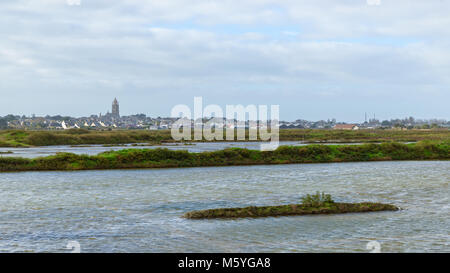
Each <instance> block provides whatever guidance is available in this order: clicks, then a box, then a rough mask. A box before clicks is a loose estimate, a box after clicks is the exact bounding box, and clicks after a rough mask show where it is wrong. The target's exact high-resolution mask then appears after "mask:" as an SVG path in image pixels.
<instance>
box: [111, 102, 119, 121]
mask: <svg viewBox="0 0 450 273" xmlns="http://www.w3.org/2000/svg"><path fill="white" fill-rule="evenodd" d="M111 114H112V116H113V117H114V118H120V113H119V102H118V101H117V98H114V101H113V103H112V112H111Z"/></svg>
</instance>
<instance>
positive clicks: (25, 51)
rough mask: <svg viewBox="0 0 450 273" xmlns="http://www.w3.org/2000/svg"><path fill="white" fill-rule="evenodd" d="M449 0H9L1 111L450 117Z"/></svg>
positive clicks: (1, 40) (1, 41)
mask: <svg viewBox="0 0 450 273" xmlns="http://www.w3.org/2000/svg"><path fill="white" fill-rule="evenodd" d="M449 14H450V1H449V0H427V1H423V0H420V1H419V0H409V1H407V0H340V1H335V0H317V1H310V0H239V1H235V0H219V1H212V0H164V1H161V0H1V1H0V96H1V99H0V115H2V116H4V115H6V114H19V115H23V114H24V115H27V116H29V115H31V114H36V115H38V116H43V115H47V114H48V115H57V114H60V115H70V116H75V117H80V116H89V115H91V114H99V113H100V112H101V113H105V112H106V111H107V110H110V109H111V103H112V101H113V99H114V97H117V99H118V100H119V103H120V107H121V114H122V115H129V114H137V113H144V114H147V115H148V116H152V117H157V116H169V115H170V112H171V109H172V107H174V106H175V105H177V104H186V105H188V106H190V107H193V102H194V97H195V96H201V97H203V103H204V105H205V106H206V105H208V104H218V105H220V106H222V107H223V108H224V109H225V105H227V104H230V105H237V104H242V105H249V104H255V105H280V118H281V119H282V120H295V119H299V118H301V119H307V120H319V119H331V118H336V119H337V120H338V121H348V122H361V121H364V113H365V112H367V114H368V116H369V117H373V115H374V114H375V115H376V117H377V118H379V119H390V118H404V117H409V116H414V117H416V118H444V119H450V107H449V101H450V50H449V48H450V16H448V15H449Z"/></svg>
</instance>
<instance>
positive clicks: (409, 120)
mask: <svg viewBox="0 0 450 273" xmlns="http://www.w3.org/2000/svg"><path fill="white" fill-rule="evenodd" d="M110 110H111V111H109V110H107V111H106V113H105V114H102V113H101V112H100V113H99V114H98V115H97V114H91V115H89V116H84V117H71V116H64V115H55V116H50V115H45V116H41V117H39V116H36V115H32V116H31V117H27V116H25V115H23V116H20V115H13V114H10V115H7V116H5V117H0V128H2V129H8V128H9V129H80V128H90V129H102V128H103V129H108V128H111V129H112V128H122V129H124V128H126V129H150V130H158V129H171V128H172V125H173V124H174V122H175V121H176V120H177V118H174V117H170V116H162V117H161V116H158V117H154V116H153V117H152V116H147V115H146V114H143V113H136V114H132V115H121V114H120V103H119V101H118V100H117V98H114V100H113V101H112V104H111V109H110ZM210 118H212V117H207V116H205V117H204V118H203V119H206V120H208V119H210ZM203 119H202V121H201V122H205V120H203ZM190 120H191V126H194V123H196V122H197V121H198V120H199V119H197V120H194V119H190ZM223 120H224V121H227V119H225V118H224V119H223ZM246 122H247V123H246V126H250V125H249V123H248V122H249V120H246ZM279 122H280V123H279V126H280V128H285V129H289V128H306V129H332V128H337V127H339V125H341V124H343V125H350V126H351V127H349V128H350V129H352V128H353V127H356V128H357V129H359V128H362V129H375V128H393V127H394V128H395V127H401V128H409V129H412V128H421V129H429V128H434V127H436V128H437V127H447V128H448V127H450V121H447V120H446V119H425V120H424V119H416V118H414V117H412V116H409V117H406V118H402V119H398V118H397V119H392V118H391V119H390V120H379V119H377V118H376V116H375V114H374V115H373V117H372V118H371V117H370V116H368V115H367V113H365V114H364V121H363V122H347V121H338V120H336V119H335V118H328V119H326V120H317V121H309V120H306V119H300V118H298V119H296V120H293V121H286V120H282V119H281V120H280V121H279ZM352 126H353V127H352ZM345 127H347V126H343V127H342V129H344V128H345ZM347 129H348V128H347Z"/></svg>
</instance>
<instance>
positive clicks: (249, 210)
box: [184, 192, 400, 219]
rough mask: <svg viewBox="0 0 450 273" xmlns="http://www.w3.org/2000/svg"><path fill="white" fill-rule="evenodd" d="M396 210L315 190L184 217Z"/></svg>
mask: <svg viewBox="0 0 450 273" xmlns="http://www.w3.org/2000/svg"><path fill="white" fill-rule="evenodd" d="M397 210H400V208H398V207H396V206H394V205H390V204H382V203H371V202H364V203H336V202H334V200H333V199H332V198H331V196H330V195H329V194H325V193H322V194H320V193H319V192H317V193H316V194H314V195H309V194H308V195H306V196H305V197H303V198H302V203H301V204H292V205H281V206H264V207H254V206H253V207H245V208H219V209H209V210H199V211H191V212H188V213H186V214H185V215H184V217H185V218H188V219H213V218H247V217H270V216H295V215H311V214H340V213H355V212H375V211H397Z"/></svg>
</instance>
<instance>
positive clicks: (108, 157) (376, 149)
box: [0, 142, 450, 172]
mask: <svg viewBox="0 0 450 273" xmlns="http://www.w3.org/2000/svg"><path fill="white" fill-rule="evenodd" d="M449 159H450V142H419V143H414V144H401V143H383V144H363V145H307V146H281V147H279V148H278V149H276V150H275V151H259V150H248V149H241V148H231V149H225V150H220V151H213V152H202V153H191V152H188V151H186V150H184V151H174V150H169V149H167V148H157V149H124V150H120V151H109V152H104V153H100V154H98V155H93V156H89V155H76V154H71V153H58V154H56V155H53V156H47V157H40V158H34V159H28V158H19V157H0V172H5V171H49V170H95V169H126V168H176V167H206V166H237V165H264V164H294V163H327V162H352V161H382V160H449Z"/></svg>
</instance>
